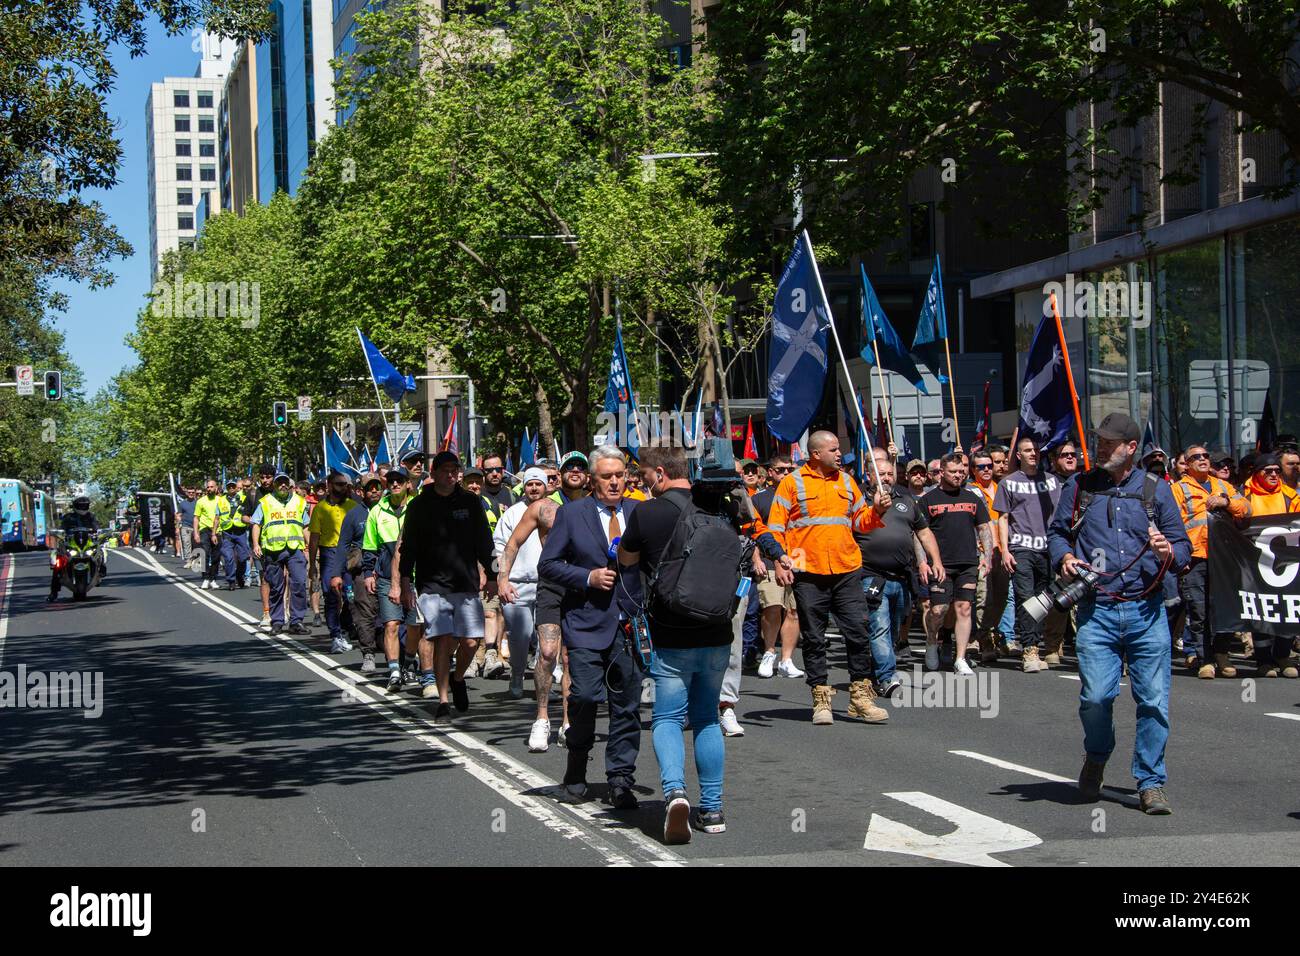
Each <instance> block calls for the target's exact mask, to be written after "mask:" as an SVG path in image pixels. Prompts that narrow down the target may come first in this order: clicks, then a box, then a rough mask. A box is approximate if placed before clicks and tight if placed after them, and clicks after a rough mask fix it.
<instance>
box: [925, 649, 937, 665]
mask: <svg viewBox="0 0 1300 956" xmlns="http://www.w3.org/2000/svg"><path fill="white" fill-rule="evenodd" d="M925 669H926V670H928V671H937V670H938V669H939V645H938V644H927V645H925Z"/></svg>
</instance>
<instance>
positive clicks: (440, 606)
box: [419, 591, 483, 638]
mask: <svg viewBox="0 0 1300 956" xmlns="http://www.w3.org/2000/svg"><path fill="white" fill-rule="evenodd" d="M419 604H420V613H421V614H423V615H424V621H425V626H424V632H425V634H427V635H428V636H430V637H443V636H445V635H449V634H450V635H452V636H453V637H473V638H480V637H482V636H483V602H482V601H481V600H479V596H478V592H476V591H469V592H464V593H456V594H421V595H420V598H419Z"/></svg>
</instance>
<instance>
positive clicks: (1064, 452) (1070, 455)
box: [1056, 451, 1079, 458]
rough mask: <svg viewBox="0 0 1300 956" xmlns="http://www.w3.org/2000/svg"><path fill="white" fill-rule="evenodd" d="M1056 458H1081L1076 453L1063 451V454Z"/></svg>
mask: <svg viewBox="0 0 1300 956" xmlns="http://www.w3.org/2000/svg"><path fill="white" fill-rule="evenodd" d="M1056 457H1057V458H1078V457H1079V453H1078V452H1076V451H1063V452H1061V453H1060V454H1059V455H1057V456H1056Z"/></svg>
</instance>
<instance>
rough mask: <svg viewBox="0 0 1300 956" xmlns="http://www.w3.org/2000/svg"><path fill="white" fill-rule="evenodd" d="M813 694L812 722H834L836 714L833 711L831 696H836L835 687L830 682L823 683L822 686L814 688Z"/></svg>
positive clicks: (823, 723) (819, 723) (822, 723)
mask: <svg viewBox="0 0 1300 956" xmlns="http://www.w3.org/2000/svg"><path fill="white" fill-rule="evenodd" d="M812 696H813V716H812V722H813V723H814V724H818V725H825V724H830V723H834V722H835V716H834V715H833V714H832V713H831V698H832V697H834V696H835V688H834V687H831V686H830V685H828V684H822V685H821V686H820V687H814V688H813V689H812Z"/></svg>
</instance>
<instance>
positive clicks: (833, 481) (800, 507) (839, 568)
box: [766, 464, 884, 574]
mask: <svg viewBox="0 0 1300 956" xmlns="http://www.w3.org/2000/svg"><path fill="white" fill-rule="evenodd" d="M883 526H884V522H883V521H881V520H880V517H879V515H877V514H876V512H875V509H874V508H872V507H871V506H870V504H869V503H868V501H867V499H866V498H864V497H863V496H862V492H861V491H859V490H858V483H857V482H856V481H854V480H853V477H852V476H851V475H849V474H848V473H847V472H843V471H841V472H839V473H837V474H835V475H833V476H831V477H829V478H828V477H825V476H824V475H822V473H821V472H820V471H818V470H817V469H816V468H814V467H813V466H812V465H811V464H806V465H804V466H803V467H802V468H800V469H798V470H797V471H794V472H791V473H790V474H788V475H786V476H785V477H784V478H782V479H781V484H779V485H778V486H777V488H776V495H775V496H774V497H773V498H772V509H771V511H769V512H768V515H767V522H766V527H767V530H768V531H771V532H772V537H774V538H775V539H776V542H777V544H779V545H780V546H781V548H782V550H784V551H785V552H786V554H788V555H790V557H791V558H793V559H794V562H795V569H796V570H798V571H805V572H807V573H809V574H845V573H847V572H849V571H856V570H857V569H858V568H860V567H862V552H861V550H860V549H859V548H858V543H857V542H856V541H855V540H854V539H853V532H854V531H858V532H861V533H866V532H868V531H872V530H874V529H875V528H880V527H883Z"/></svg>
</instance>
